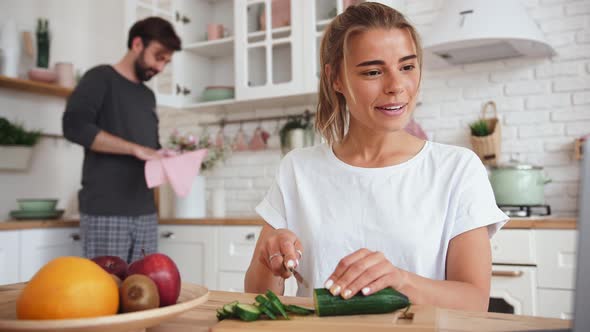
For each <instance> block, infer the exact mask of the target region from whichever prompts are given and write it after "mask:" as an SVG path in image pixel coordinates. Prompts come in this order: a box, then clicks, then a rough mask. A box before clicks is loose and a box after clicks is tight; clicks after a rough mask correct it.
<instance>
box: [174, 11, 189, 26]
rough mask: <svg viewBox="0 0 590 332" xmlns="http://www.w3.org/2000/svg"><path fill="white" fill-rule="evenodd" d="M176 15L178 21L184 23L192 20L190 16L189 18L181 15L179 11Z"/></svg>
mask: <svg viewBox="0 0 590 332" xmlns="http://www.w3.org/2000/svg"><path fill="white" fill-rule="evenodd" d="M175 16H176V22H182V23H184V24H188V23H190V22H191V19H190V18H188V17H186V16H184V15H180V13H179V12H176V15H175Z"/></svg>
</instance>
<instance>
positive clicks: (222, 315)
mask: <svg viewBox="0 0 590 332" xmlns="http://www.w3.org/2000/svg"><path fill="white" fill-rule="evenodd" d="M226 318H231V316H230V315H228V314H227V313H226V312H225V311H223V309H217V320H224V319H226Z"/></svg>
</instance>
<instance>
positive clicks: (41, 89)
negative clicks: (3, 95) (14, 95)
mask: <svg viewBox="0 0 590 332" xmlns="http://www.w3.org/2000/svg"><path fill="white" fill-rule="evenodd" d="M0 87H1V88H6V89H13V90H20V91H24V92H30V93H36V94H40V95H46V96H56V97H64V98H65V97H68V96H69V95H70V94H71V93H72V91H73V90H72V89H70V88H65V87H63V86H59V85H57V84H49V83H41V82H35V81H30V80H23V79H20V78H12V77H7V76H2V75H0Z"/></svg>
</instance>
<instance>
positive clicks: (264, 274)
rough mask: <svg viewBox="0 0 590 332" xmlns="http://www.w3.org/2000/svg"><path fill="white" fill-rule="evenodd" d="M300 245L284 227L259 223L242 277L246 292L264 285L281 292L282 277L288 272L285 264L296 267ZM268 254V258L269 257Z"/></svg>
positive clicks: (287, 275) (284, 277) (260, 290)
mask: <svg viewBox="0 0 590 332" xmlns="http://www.w3.org/2000/svg"><path fill="white" fill-rule="evenodd" d="M297 250H298V251H299V252H300V253H302V252H303V248H302V247H301V244H300V243H299V241H298V240H297V236H296V235H295V234H293V232H291V231H289V230H287V229H274V228H272V227H271V226H269V225H268V224H265V225H264V226H262V231H261V232H260V237H259V238H258V241H257V242H256V248H255V249H254V255H252V261H251V262H250V267H248V271H247V272H246V278H245V279H244V290H245V291H246V292H247V293H264V292H266V290H267V289H270V290H272V291H273V292H275V293H278V294H283V293H284V291H285V279H287V278H289V277H290V276H291V272H289V271H288V270H287V266H289V265H290V266H292V267H297V265H298V262H299V257H298V256H299V255H298V253H297ZM271 256H272V258H271Z"/></svg>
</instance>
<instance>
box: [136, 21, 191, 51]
mask: <svg viewBox="0 0 590 332" xmlns="http://www.w3.org/2000/svg"><path fill="white" fill-rule="evenodd" d="M135 37H140V38H141V41H142V42H143V46H144V47H147V46H148V45H149V43H150V42H151V41H157V42H159V43H160V44H162V45H163V46H164V47H166V48H167V49H169V50H171V51H180V50H181V49H182V45H181V41H180V38H179V37H178V35H177V34H176V32H175V31H174V27H173V26H172V24H170V22H168V21H166V20H165V19H163V18H160V17H156V16H152V17H148V18H145V19H143V20H141V21H137V22H135V24H133V26H132V27H131V29H129V38H128V39H127V48H128V49H131V44H132V43H133V39H135Z"/></svg>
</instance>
